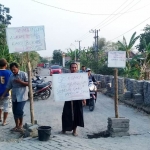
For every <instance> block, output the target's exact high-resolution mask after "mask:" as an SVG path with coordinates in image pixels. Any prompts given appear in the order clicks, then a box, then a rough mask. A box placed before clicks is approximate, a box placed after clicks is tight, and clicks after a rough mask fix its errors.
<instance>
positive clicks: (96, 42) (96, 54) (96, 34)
mask: <svg viewBox="0 0 150 150" xmlns="http://www.w3.org/2000/svg"><path fill="white" fill-rule="evenodd" d="M99 31H100V29H99V30H96V29H95V30H93V29H91V30H90V31H89V32H90V33H94V34H95V36H94V40H95V44H94V50H95V58H97V60H98V37H99V36H98V32H99Z"/></svg>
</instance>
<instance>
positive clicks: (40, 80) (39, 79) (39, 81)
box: [32, 76, 46, 84]
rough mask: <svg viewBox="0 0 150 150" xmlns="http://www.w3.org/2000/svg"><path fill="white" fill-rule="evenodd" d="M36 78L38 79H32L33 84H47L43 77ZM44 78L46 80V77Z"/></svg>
mask: <svg viewBox="0 0 150 150" xmlns="http://www.w3.org/2000/svg"><path fill="white" fill-rule="evenodd" d="M35 78H36V79H34V78H32V83H38V84H41V83H43V82H45V80H44V79H43V78H42V77H40V76H35ZM44 78H46V77H44Z"/></svg>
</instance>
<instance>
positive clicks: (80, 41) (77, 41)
mask: <svg viewBox="0 0 150 150" xmlns="http://www.w3.org/2000/svg"><path fill="white" fill-rule="evenodd" d="M75 42H79V51H80V50H81V46H80V42H81V41H79V40H76V41H75Z"/></svg>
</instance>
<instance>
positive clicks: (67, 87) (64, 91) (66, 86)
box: [52, 73, 90, 101]
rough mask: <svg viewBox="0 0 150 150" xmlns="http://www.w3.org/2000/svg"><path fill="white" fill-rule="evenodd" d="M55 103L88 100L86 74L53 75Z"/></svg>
mask: <svg viewBox="0 0 150 150" xmlns="http://www.w3.org/2000/svg"><path fill="white" fill-rule="evenodd" d="M52 83H53V90H54V100H55V101H72V100H83V99H89V98H90V92H89V87H88V83H89V80H88V74H87V73H64V74H53V82H52Z"/></svg>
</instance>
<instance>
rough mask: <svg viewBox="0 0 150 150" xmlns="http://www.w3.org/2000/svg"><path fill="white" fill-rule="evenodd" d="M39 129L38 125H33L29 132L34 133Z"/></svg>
mask: <svg viewBox="0 0 150 150" xmlns="http://www.w3.org/2000/svg"><path fill="white" fill-rule="evenodd" d="M38 127H39V126H38V125H37V124H36V125H32V126H31V127H29V129H28V131H29V132H34V131H36V130H37V128H38Z"/></svg>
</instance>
